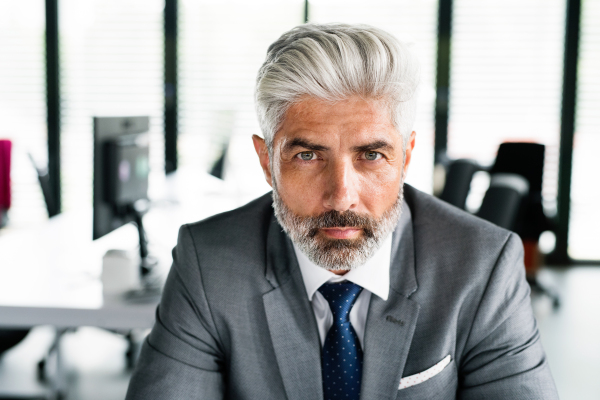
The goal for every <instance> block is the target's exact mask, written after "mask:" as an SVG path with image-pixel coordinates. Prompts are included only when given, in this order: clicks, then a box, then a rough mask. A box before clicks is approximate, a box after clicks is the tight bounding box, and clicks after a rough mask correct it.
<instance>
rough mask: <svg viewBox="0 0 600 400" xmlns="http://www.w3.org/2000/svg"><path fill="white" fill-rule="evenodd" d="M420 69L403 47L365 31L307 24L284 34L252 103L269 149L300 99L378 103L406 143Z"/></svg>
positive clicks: (361, 27) (271, 51)
mask: <svg viewBox="0 0 600 400" xmlns="http://www.w3.org/2000/svg"><path fill="white" fill-rule="evenodd" d="M418 82H419V63H418V61H417V58H416V57H415V55H414V54H413V52H412V51H411V49H410V48H409V46H408V45H407V44H406V43H402V42H400V41H399V40H398V39H396V38H395V37H394V36H392V35H390V34H389V33H387V32H385V31H383V30H381V29H378V28H374V27H372V26H368V25H347V24H325V25H316V24H305V25H301V26H298V27H296V28H294V29H292V30H290V31H288V32H286V33H284V34H283V35H282V36H281V37H280V38H279V39H277V41H275V42H274V43H273V44H272V45H271V46H270V47H269V50H268V51H267V58H266V60H265V62H264V64H263V65H262V67H261V68H260V70H259V72H258V78H257V82H256V91H255V101H256V110H257V113H258V119H259V123H260V127H261V130H262V132H263V135H264V138H265V140H266V142H267V145H268V147H269V149H271V148H272V144H273V138H274V136H275V133H276V132H277V131H278V130H279V127H280V125H281V123H282V122H283V118H284V115H285V113H286V111H287V110H288V109H289V107H290V106H291V105H292V104H294V103H295V102H297V101H299V100H300V98H301V97H303V96H310V97H315V98H319V99H322V100H326V101H332V102H335V101H339V100H343V99H346V98H348V97H350V96H361V97H363V98H367V99H377V100H382V101H384V102H385V104H386V105H387V106H388V108H389V110H390V114H391V119H392V123H393V124H394V126H395V127H396V129H398V131H399V132H400V134H401V135H402V137H403V143H404V145H406V142H407V140H408V138H409V136H410V133H411V131H412V126H413V123H414V119H415V112H416V91H417V86H418Z"/></svg>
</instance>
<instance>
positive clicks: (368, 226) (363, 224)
mask: <svg viewBox="0 0 600 400" xmlns="http://www.w3.org/2000/svg"><path fill="white" fill-rule="evenodd" d="M303 219H304V222H305V223H307V224H308V225H310V229H309V231H308V236H309V237H311V238H313V237H315V236H316V235H317V234H318V233H319V230H320V229H322V228H358V229H362V230H363V232H364V234H365V236H366V237H369V238H371V237H374V236H375V235H374V231H375V229H376V227H377V223H378V221H377V219H375V218H372V217H370V216H368V215H363V214H359V213H357V212H354V211H351V210H346V211H343V212H339V211H335V210H330V211H326V212H324V213H323V214H320V215H317V216H314V217H304V218H303Z"/></svg>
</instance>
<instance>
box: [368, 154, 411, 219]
mask: <svg viewBox="0 0 600 400" xmlns="http://www.w3.org/2000/svg"><path fill="white" fill-rule="evenodd" d="M359 177H360V180H359V186H360V188H361V190H360V200H361V203H363V204H364V206H365V207H366V208H367V209H368V210H369V211H370V212H371V213H372V214H374V215H381V213H383V212H384V211H385V210H387V209H388V208H389V207H391V206H392V205H393V204H394V203H395V202H396V199H397V198H398V193H399V191H400V184H401V183H402V182H401V180H402V171H401V168H400V167H397V166H389V165H388V166H386V167H384V168H381V169H378V170H375V171H367V172H363V173H361V174H359Z"/></svg>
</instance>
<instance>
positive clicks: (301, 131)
mask: <svg viewBox="0 0 600 400" xmlns="http://www.w3.org/2000/svg"><path fill="white" fill-rule="evenodd" d="M376 136H379V137H381V136H386V137H388V138H389V139H393V137H392V136H397V137H398V138H399V137H400V135H399V134H398V132H397V130H396V129H395V127H394V126H393V124H392V119H391V113H390V111H389V108H388V106H387V104H386V103H385V102H384V101H382V100H378V99H364V98H360V97H350V98H348V99H344V100H340V101H336V102H330V101H326V100H321V99H317V98H314V97H305V98H303V99H301V100H300V101H298V102H296V103H295V104H293V105H292V106H291V107H290V108H289V109H288V110H287V112H286V114H285V118H284V120H283V123H282V125H281V128H280V129H279V131H278V132H277V135H276V137H275V141H276V142H277V141H280V140H282V139H283V140H284V141H285V139H291V138H296V137H312V138H313V139H316V138H318V139H319V140H325V141H327V140H328V139H332V140H336V139H342V138H347V139H361V138H365V139H367V138H371V137H376Z"/></svg>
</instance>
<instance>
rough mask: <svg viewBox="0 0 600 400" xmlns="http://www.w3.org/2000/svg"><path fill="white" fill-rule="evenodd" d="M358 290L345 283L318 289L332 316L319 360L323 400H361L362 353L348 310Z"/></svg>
mask: <svg viewBox="0 0 600 400" xmlns="http://www.w3.org/2000/svg"><path fill="white" fill-rule="evenodd" d="M361 290H362V287H360V286H358V285H356V284H354V283H352V282H348V281H346V282H341V283H326V284H324V285H323V286H321V287H320V288H319V292H321V294H322V295H323V297H325V300H327V302H328V303H329V308H331V313H332V314H333V325H332V326H331V328H330V329H329V332H327V337H326V338H325V345H324V346H323V356H322V363H323V364H322V368H321V369H322V371H323V393H324V394H325V400H334V399H336V400H337V399H353V400H358V398H359V396H360V378H361V376H362V362H363V353H362V349H361V348H360V342H359V341H358V336H356V332H355V331H354V328H352V325H351V324H350V310H351V309H352V306H353V305H354V302H355V301H356V299H357V298H358V295H359V294H360V292H361Z"/></svg>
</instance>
